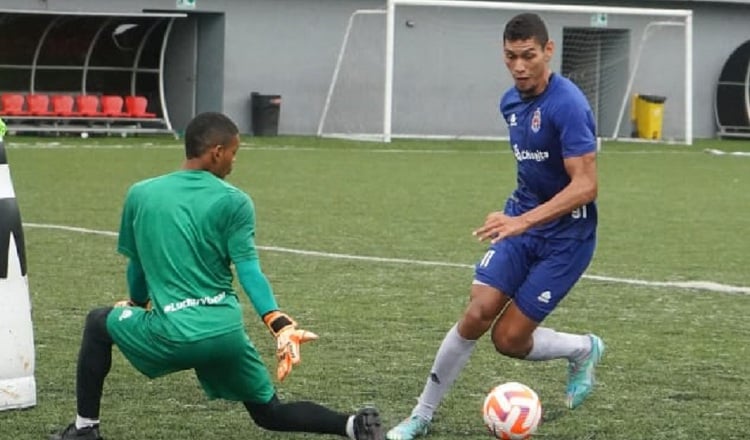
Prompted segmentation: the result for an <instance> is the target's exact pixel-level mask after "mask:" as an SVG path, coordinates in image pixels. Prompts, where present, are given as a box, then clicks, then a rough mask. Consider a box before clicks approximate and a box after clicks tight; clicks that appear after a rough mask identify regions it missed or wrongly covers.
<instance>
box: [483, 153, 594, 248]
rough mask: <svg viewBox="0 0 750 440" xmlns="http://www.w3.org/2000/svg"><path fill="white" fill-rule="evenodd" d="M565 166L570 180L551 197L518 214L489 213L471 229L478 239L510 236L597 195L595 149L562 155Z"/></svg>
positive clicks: (580, 204) (563, 212) (494, 240)
mask: <svg viewBox="0 0 750 440" xmlns="http://www.w3.org/2000/svg"><path fill="white" fill-rule="evenodd" d="M564 166H565V170H566V172H567V173H568V175H569V176H570V183H568V185H567V186H566V187H565V188H563V189H562V191H560V192H559V193H557V194H556V195H555V196H554V197H552V198H551V199H549V200H548V201H546V202H545V203H542V204H541V205H539V206H537V207H536V208H534V209H532V210H530V211H527V212H525V213H523V214H522V215H520V216H517V217H510V216H507V215H505V214H504V213H502V212H493V213H490V214H489V215H488V216H487V218H486V219H485V221H484V225H482V227H480V228H479V229H477V230H475V231H474V236H476V237H478V238H479V240H480V241H482V240H487V239H491V240H492V243H496V242H498V241H500V240H502V239H503V238H505V237H512V236H514V235H519V234H522V233H524V232H526V231H527V230H528V229H530V228H533V227H534V226H537V225H541V224H543V223H546V222H549V221H551V220H554V219H556V218H558V217H561V216H563V215H567V214H570V212H571V211H573V210H574V209H576V208H578V207H580V206H583V205H585V204H587V203H590V202H592V201H594V200H595V199H596V195H597V192H598V184H597V172H596V153H595V152H591V153H586V154H583V155H581V156H574V157H568V158H566V159H564Z"/></svg>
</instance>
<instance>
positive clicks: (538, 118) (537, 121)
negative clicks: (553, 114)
mask: <svg viewBox="0 0 750 440" xmlns="http://www.w3.org/2000/svg"><path fill="white" fill-rule="evenodd" d="M541 128H542V109H540V108H539V107H537V108H536V110H534V115H532V116H531V131H533V132H534V133H538V132H539V130H540V129H541Z"/></svg>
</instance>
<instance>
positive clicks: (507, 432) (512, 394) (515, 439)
mask: <svg viewBox="0 0 750 440" xmlns="http://www.w3.org/2000/svg"><path fill="white" fill-rule="evenodd" d="M482 416H483V418H484V424H485V425H486V426H487V429H489V431H490V434H492V435H493V436H494V437H495V438H498V439H500V440H525V439H528V438H531V436H532V435H533V434H534V432H535V431H536V428H537V427H538V426H539V422H540V421H541V419H542V403H541V402H540V401H539V396H537V394H536V392H534V390H532V389H531V388H529V387H527V386H526V385H524V384H521V383H518V382H507V383H504V384H501V385H498V386H496V387H495V388H493V389H492V391H490V392H489V394H487V397H486V398H485V399H484V405H483V406H482Z"/></svg>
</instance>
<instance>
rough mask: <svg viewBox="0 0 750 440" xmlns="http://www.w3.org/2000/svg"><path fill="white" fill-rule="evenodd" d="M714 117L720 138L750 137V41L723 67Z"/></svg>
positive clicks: (730, 57)
mask: <svg viewBox="0 0 750 440" xmlns="http://www.w3.org/2000/svg"><path fill="white" fill-rule="evenodd" d="M714 114H715V115H716V124H717V126H718V128H719V133H718V134H719V136H722V137H750V40H748V41H746V42H745V43H743V44H742V45H741V46H740V47H738V48H737V49H735V51H734V52H732V55H730V56H729V58H728V59H727V61H726V63H724V68H723V69H722V70H721V75H720V76H719V83H718V84H717V86H716V100H715V104H714Z"/></svg>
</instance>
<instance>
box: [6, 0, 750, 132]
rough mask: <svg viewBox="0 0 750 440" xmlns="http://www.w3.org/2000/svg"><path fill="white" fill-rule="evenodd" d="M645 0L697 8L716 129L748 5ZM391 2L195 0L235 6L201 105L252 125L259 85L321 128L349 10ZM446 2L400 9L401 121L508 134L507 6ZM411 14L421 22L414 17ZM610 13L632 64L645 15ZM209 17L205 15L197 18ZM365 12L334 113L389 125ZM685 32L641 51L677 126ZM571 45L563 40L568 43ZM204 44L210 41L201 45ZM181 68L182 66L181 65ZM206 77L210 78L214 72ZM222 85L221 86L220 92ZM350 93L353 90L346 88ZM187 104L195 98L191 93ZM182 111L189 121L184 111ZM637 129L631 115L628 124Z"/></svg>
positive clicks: (697, 57) (400, 126)
mask: <svg viewBox="0 0 750 440" xmlns="http://www.w3.org/2000/svg"><path fill="white" fill-rule="evenodd" d="M571 3H582V2H581V1H578V2H571ZM589 3H591V2H589ZM596 3H599V4H601V2H596ZM625 3H627V4H628V6H632V5H633V3H634V2H621V4H625ZM610 4H614V3H613V2H610ZM639 4H642V5H648V6H652V7H664V6H669V7H690V8H693V9H694V11H695V15H694V63H693V67H694V85H693V91H694V106H693V111H694V133H693V134H694V136H696V137H711V136H713V135H714V133H715V122H714V116H713V101H714V93H715V86H716V81H717V79H718V76H719V73H720V71H721V68H722V66H723V63H724V62H725V61H726V59H727V57H728V56H729V55H730V54H731V52H732V51H733V50H734V49H735V48H736V47H737V46H739V45H740V44H742V43H743V42H744V41H746V40H748V39H750V26H747V23H750V6H748V5H739V4H722V5H714V4H709V3H703V2H701V3H699V2H694V1H688V2H679V1H668V2H654V1H643V2H639ZM175 5H176V2H175V0H154V1H142V0H130V1H128V2H122V1H121V2H106V1H102V0H46V1H40V0H4V1H3V4H2V6H0V8H1V9H3V10H12V9H20V10H44V9H46V10H53V11H97V12H113V13H115V12H142V11H144V10H152V11H155V10H158V11H176V9H175ZM383 6H384V2H383V1H382V0H315V1H310V0H211V1H208V0H197V10H196V11H194V12H217V13H224V14H225V15H224V18H223V21H222V20H221V19H217V18H216V16H215V15H212V17H213V19H212V21H211V20H209V21H208V22H205V20H204V26H205V29H206V30H207V32H209V33H212V34H215V33H216V31H217V29H221V28H222V27H223V28H224V29H225V37H224V47H223V49H224V50H223V54H222V56H218V55H217V56H213V57H200V56H198V59H197V62H198V63H201V62H204V63H217V62H221V61H217V60H221V59H223V69H218V68H215V67H214V68H212V67H210V66H207V65H204V64H199V65H198V66H197V67H196V69H195V71H196V74H197V75H200V76H202V78H198V79H195V78H194V83H195V84H198V87H199V90H198V91H197V92H196V94H195V96H194V97H190V100H192V101H191V102H193V101H194V102H195V104H191V105H195V106H196V107H195V108H196V109H197V107H198V106H201V107H202V108H213V107H215V106H217V105H220V106H222V108H223V110H224V111H225V112H227V113H228V114H230V115H231V116H232V117H233V118H234V119H235V120H236V121H237V122H238V124H239V125H240V128H241V129H242V130H243V131H244V132H249V131H250V106H249V97H250V93H251V92H253V91H257V92H261V93H268V94H280V95H282V100H283V102H282V109H281V119H280V127H279V131H280V133H282V134H312V133H314V132H315V131H316V129H317V125H318V119H319V117H320V115H321V111H322V110H323V105H324V102H325V97H326V92H327V90H328V86H329V81H330V78H331V75H332V73H333V69H334V65H335V62H336V57H337V54H338V50H339V47H340V44H341V41H342V37H343V35H344V30H345V27H346V24H347V20H348V19H349V16H350V15H351V13H352V12H353V11H355V10H357V9H363V8H382V7H383ZM445 9H446V8H443V9H442V10H435V9H431V10H428V9H418V8H400V9H399V12H398V16H397V21H396V23H397V35H396V36H397V41H398V45H397V58H396V71H395V78H394V79H395V83H394V89H395V92H396V93H395V96H394V121H393V127H394V132H399V131H403V132H412V133H415V134H419V133H420V132H424V133H434V134H440V133H443V132H444V133H449V132H450V133H463V134H467V135H472V134H477V135H479V134H492V135H494V134H500V135H502V134H503V133H504V128H503V127H502V125H503V124H501V123H499V122H498V120H497V111H496V104H497V99H498V97H499V95H500V94H501V92H502V89H503V88H505V87H506V86H507V85H508V84H509V78H508V74H507V72H506V71H505V67H504V66H503V64H502V59H501V51H500V50H501V47H500V45H499V35H500V32H501V30H502V26H503V24H504V20H505V19H506V18H507V14H506V15H498V14H489V13H486V12H480V11H471V10H454V11H446V10H445ZM190 13H191V14H192V13H193V12H190ZM545 18H546V19H547V21H548V22H549V23H550V28H551V33H552V38H554V39H555V40H558V41H559V42H560V43H561V42H562V35H561V29H562V27H561V26H560V25H565V26H588V20H589V17H583V16H579V17H573V16H568V17H567V18H558V17H549V16H547V15H545ZM407 20H409V21H412V22H413V23H414V26H413V27H408V26H406V21H407ZM608 21H609V23H608V26H609V27H611V28H629V29H631V44H630V53H628V54H627V55H628V58H629V60H630V61H629V62H630V63H631V66H632V63H633V61H634V58H635V51H636V49H637V47H638V44H639V42H640V30H641V29H642V28H643V21H642V20H636V19H633V18H628V17H615V16H610V17H609V20H608ZM200 22H201V20H200V19H198V20H197V23H200ZM357 22H358V24H356V23H355V31H354V33H353V34H352V40H351V41H350V44H351V45H350V52H349V54H348V56H347V57H346V58H345V61H346V63H345V65H344V66H343V69H342V72H341V74H342V76H341V88H340V89H338V90H337V95H334V99H333V106H332V107H331V115H330V117H331V119H330V121H331V123H340V124H342V125H343V126H344V128H343V129H347V130H355V131H379V130H380V126H379V124H380V119H381V116H380V115H381V113H382V102H381V101H382V99H381V96H382V83H381V81H382V77H383V65H382V63H383V55H382V49H381V48H382V44H383V38H384V34H383V30H382V29H383V28H382V23H384V21H383V19H382V18H380V17H378V16H366V17H360V18H359V19H357ZM183 27H184V26H183ZM187 27H188V28H189V25H188V26H187ZM200 27H201V26H200V25H199V24H196V27H195V28H194V29H193V30H195V31H196V32H197V33H198V34H200ZM190 29H192V28H189V29H188V30H187V31H186V30H185V29H183V32H182V33H180V32H177V33H175V34H173V37H174V36H175V35H178V36H179V35H190V32H192V31H191V30H190ZM680 32H681V30H680V29H679V28H672V29H667V28H664V29H661V30H659V33H660V34H659V35H658V38H654V39H652V40H649V44H648V46H647V49H646V51H645V52H644V54H643V58H642V61H641V68H640V69H641V70H642V71H643V72H641V70H639V75H638V79H637V81H636V83H635V86H634V91H636V92H641V93H654V94H662V95H665V96H668V99H667V104H666V111H667V114H666V117H665V128H664V131H665V135H668V136H679V133H680V131H681V124H682V118H681V112H682V111H683V108H684V101H682V98H681V96H682V93H681V92H680V90H679V88H680V87H681V79H679V78H681V76H682V71H683V68H682V67H681V63H682V57H683V55H682V39H681V35H680ZM170 44H174V45H175V47H177V46H181V47H182V49H180V51H183V50H189V49H190V47H191V46H190V44H186V43H185V42H182V44H177V43H175V41H172V42H171V43H170ZM561 46H562V45H561V44H559V45H558V50H560V49H561ZM170 50H171V53H169V54H168V57H170V58H171V59H174V60H176V59H179V58H181V57H183V55H184V56H185V57H190V56H197V55H196V54H192V55H191V54H190V53H187V52H186V53H185V54H182V53H181V52H180V51H177V50H176V49H175V50H172V48H171V47H170ZM195 50H201V49H200V44H198V48H197V49H195ZM203 50H204V52H205V51H206V49H205V48H204V49H203ZM561 55H562V54H561V53H560V52H558V53H557V55H556V58H555V60H554V61H553V66H554V68H555V69H559V67H560V61H561V58H560V57H561ZM187 64H189V62H188V63H187ZM347 64H348V65H347ZM222 71H223V75H222V74H221V72H222ZM171 75H172V76H173V77H174V76H175V75H177V76H179V75H178V73H175V71H174V70H173V72H172V74H171ZM205 76H211V77H212V78H208V79H206V78H205ZM217 76H221V77H217ZM186 82H187V83H189V81H186ZM201 84H203V85H201ZM173 90H175V86H173ZM216 94H221V95H222V96H220V97H216V96H215V95H216ZM341 94H348V95H349V97H348V98H344V97H342V95H341ZM172 95H174V92H173V93H172ZM201 103H202V104H201ZM180 108H182V109H184V108H185V106H184V105H182V104H181V105H180ZM198 110H200V109H198ZM337 112H338V113H337ZM344 116H346V117H347V118H348V120H347V119H346V118H344ZM178 119H179V122H180V123H181V124H182V123H184V119H185V117H184V116H183V117H180V118H178ZM347 121H348V122H347ZM347 124H348V126H346V125H347ZM177 125H179V124H177ZM177 128H179V126H178V127H177ZM331 128H335V127H331ZM629 131H630V127H629V124H627V123H626V124H625V126H623V128H622V129H621V133H623V134H627V133H629Z"/></svg>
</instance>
